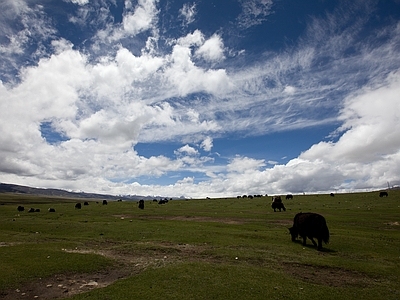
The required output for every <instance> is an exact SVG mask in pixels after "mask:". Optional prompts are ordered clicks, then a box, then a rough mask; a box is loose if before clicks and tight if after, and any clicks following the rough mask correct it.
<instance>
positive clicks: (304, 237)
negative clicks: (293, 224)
mask: <svg viewBox="0 0 400 300" xmlns="http://www.w3.org/2000/svg"><path fill="white" fill-rule="evenodd" d="M302 238H303V246H305V245H306V240H307V237H306V236H302Z"/></svg>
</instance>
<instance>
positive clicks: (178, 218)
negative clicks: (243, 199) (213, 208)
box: [142, 216, 245, 224]
mask: <svg viewBox="0 0 400 300" xmlns="http://www.w3.org/2000/svg"><path fill="white" fill-rule="evenodd" d="M142 218H144V219H149V220H172V221H191V222H217V223H223V224H244V223H245V221H244V220H242V219H233V218H212V217H199V216H143V217H142Z"/></svg>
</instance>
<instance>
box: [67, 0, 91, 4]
mask: <svg viewBox="0 0 400 300" xmlns="http://www.w3.org/2000/svg"><path fill="white" fill-rule="evenodd" d="M71 2H72V3H74V4H78V5H86V4H88V3H89V0H71Z"/></svg>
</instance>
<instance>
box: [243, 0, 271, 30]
mask: <svg viewBox="0 0 400 300" xmlns="http://www.w3.org/2000/svg"><path fill="white" fill-rule="evenodd" d="M239 2H240V3H241V5H242V12H241V14H240V15H239V16H238V18H237V20H238V23H239V26H240V27H243V28H245V29H247V28H249V27H252V26H255V25H259V24H261V23H262V22H263V21H264V20H265V19H266V17H267V16H268V15H269V14H271V8H272V5H273V2H272V0H240V1H239Z"/></svg>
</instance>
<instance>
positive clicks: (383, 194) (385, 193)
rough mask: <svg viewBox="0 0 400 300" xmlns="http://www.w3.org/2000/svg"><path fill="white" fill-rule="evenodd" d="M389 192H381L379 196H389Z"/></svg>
mask: <svg viewBox="0 0 400 300" xmlns="http://www.w3.org/2000/svg"><path fill="white" fill-rule="evenodd" d="M387 196H389V194H388V193H387V192H380V193H379V197H387Z"/></svg>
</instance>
